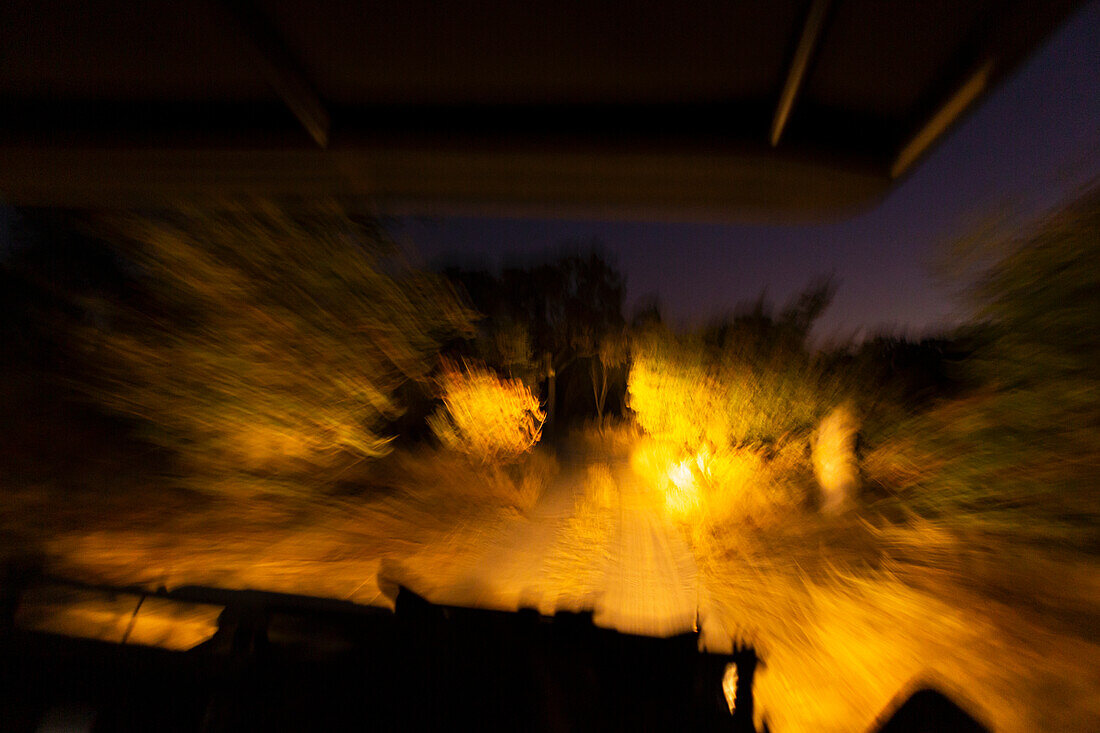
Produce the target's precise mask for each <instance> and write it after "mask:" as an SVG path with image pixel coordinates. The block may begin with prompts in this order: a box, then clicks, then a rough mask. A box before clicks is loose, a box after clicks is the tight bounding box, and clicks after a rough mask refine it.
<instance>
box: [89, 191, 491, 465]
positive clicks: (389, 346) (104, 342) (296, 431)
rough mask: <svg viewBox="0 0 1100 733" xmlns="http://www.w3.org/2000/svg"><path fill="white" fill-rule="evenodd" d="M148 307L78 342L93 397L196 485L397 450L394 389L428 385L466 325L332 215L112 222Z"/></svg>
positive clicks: (365, 224) (378, 241)
mask: <svg viewBox="0 0 1100 733" xmlns="http://www.w3.org/2000/svg"><path fill="white" fill-rule="evenodd" d="M98 227H99V231H100V232H102V233H103V234H104V236H105V237H106V238H107V239H108V241H110V242H112V243H116V244H117V246H118V249H119V251H120V252H121V253H122V254H123V255H124V256H125V257H126V258H127V259H128V261H129V262H131V263H132V267H133V268H134V275H135V283H136V285H137V286H138V287H140V288H141V290H142V293H143V297H142V298H141V299H140V300H130V301H119V300H115V299H111V300H108V301H105V302H103V303H100V304H99V306H100V307H101V308H102V311H103V312H104V313H105V314H106V321H105V322H104V323H103V324H100V325H97V326H93V327H89V328H86V329H83V331H82V333H83V343H84V345H85V347H86V357H87V358H88V359H89V360H90V361H92V362H93V363H95V364H98V365H100V366H101V367H102V372H101V374H102V378H101V379H98V380H96V381H95V382H92V383H89V384H87V385H85V386H86V388H87V390H88V392H89V394H90V395H91V396H92V397H93V398H95V399H96V400H98V401H99V402H101V403H102V404H104V405H106V406H107V407H108V408H109V409H111V410H114V411H117V412H120V413H124V414H129V415H133V416H136V417H138V418H140V419H142V420H143V421H145V424H146V425H147V426H148V427H149V430H150V433H151V434H152V435H153V436H154V437H155V439H156V440H157V441H158V442H160V443H162V444H164V445H166V446H168V447H170V448H172V449H173V450H174V451H176V453H177V454H178V455H179V456H180V457H181V458H182V459H184V461H185V463H186V465H187V466H188V468H189V469H190V470H191V471H194V472H200V473H202V472H205V473H211V474H214V475H222V476H224V475H227V474H231V473H235V472H236V471H237V470H238V469H243V470H244V471H246V472H248V471H252V472H262V473H264V474H278V473H281V472H288V471H291V472H293V471H298V472H303V471H304V472H307V473H312V474H313V475H316V471H317V470H318V469H321V468H324V467H326V466H328V465H331V464H332V463H333V462H334V461H335V460H337V459H339V458H340V457H341V456H354V457H359V458H362V457H374V456H379V455H382V454H384V453H385V452H386V451H387V450H388V447H387V445H388V438H387V436H386V435H384V434H383V432H382V430H383V429H384V426H385V423H386V421H387V420H389V419H392V418H393V417H395V416H397V415H398V414H399V413H400V412H401V409H402V407H401V405H400V404H399V403H398V402H397V400H396V399H395V392H396V390H397V389H398V388H399V387H400V386H401V385H402V384H403V383H404V382H406V381H407V380H420V379H424V378H426V377H427V375H428V373H429V371H430V370H431V369H432V368H433V365H434V364H435V355H436V353H437V349H438V345H439V343H440V342H441V340H442V339H445V338H447V337H448V336H450V335H451V334H454V333H455V332H463V331H468V330H469V328H470V315H471V314H470V313H469V312H468V311H467V310H465V309H464V308H462V307H461V306H460V305H459V303H458V301H457V299H456V297H455V295H454V293H453V292H452V291H451V290H450V289H449V287H448V286H447V284H446V282H445V281H443V280H442V279H440V278H438V277H434V276H429V275H425V274H422V273H418V272H415V271H412V270H410V269H409V268H407V267H406V266H405V265H404V264H403V263H402V262H401V261H400V260H399V259H398V257H397V256H396V249H395V248H394V247H392V246H391V245H390V244H389V242H388V241H387V240H385V238H384V237H383V235H382V233H381V231H380V230H379V229H378V228H377V227H376V226H375V225H374V223H373V222H371V221H369V220H361V219H354V218H352V217H349V216H347V215H346V214H345V213H344V212H343V211H342V210H341V209H340V208H339V207H338V206H336V205H335V204H332V205H325V206H320V205H319V206H316V207H314V208H311V209H309V210H308V211H294V212H291V211H290V210H288V209H286V208H282V207H279V206H276V205H274V204H270V203H256V204H254V205H249V206H234V205H227V206H224V207H222V208H218V209H203V210H199V209H186V210H179V211H173V212H159V213H150V214H140V215H139V214H125V215H117V216H114V215H112V216H105V217H102V218H101V219H100V220H99V222H98Z"/></svg>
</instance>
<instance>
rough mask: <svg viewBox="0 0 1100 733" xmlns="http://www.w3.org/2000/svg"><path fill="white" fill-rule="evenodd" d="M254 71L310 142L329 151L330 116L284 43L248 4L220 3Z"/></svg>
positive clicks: (230, 0)
mask: <svg viewBox="0 0 1100 733" xmlns="http://www.w3.org/2000/svg"><path fill="white" fill-rule="evenodd" d="M217 4H218V5H219V6H220V7H221V8H222V9H223V11H224V13H225V14H226V15H228V16H229V17H230V19H231V21H232V23H233V25H234V26H235V27H236V30H237V31H238V32H239V35H240V36H241V37H242V41H243V42H244V44H245V45H246V47H247V48H248V50H249V51H250V52H251V55H252V57H253V61H254V62H255V64H256V66H257V68H258V69H259V70H260V72H261V73H262V74H263V75H264V77H265V78H266V80H267V82H268V84H270V85H271V87H272V89H274V90H275V92H276V93H277V94H278V95H279V97H280V98H281V99H282V100H283V103H284V104H286V106H287V108H289V109H290V111H291V112H292V113H293V114H294V116H295V117H297V118H298V121H299V122H301V123H302V127H304V128H305V130H306V132H307V133H309V136H310V137H311V138H313V141H314V142H316V143H317V145H319V146H320V147H322V148H325V147H328V135H329V113H328V110H327V109H326V107H325V104H324V102H322V101H321V97H320V95H318V94H317V91H316V90H315V89H314V88H313V85H312V84H310V82H309V79H308V77H307V76H306V74H305V73H304V72H303V71H302V69H301V68H300V66H299V65H298V63H297V61H296V60H295V59H294V57H293V55H292V54H291V53H290V50H289V49H287V47H286V44H285V43H284V42H283V39H282V38H281V37H280V36H279V34H278V32H277V31H276V30H275V28H274V27H273V26H272V25H271V23H270V22H269V21H268V20H267V19H266V18H265V17H264V16H263V14H262V13H261V12H260V11H259V10H258V9H257V8H256V7H255V6H253V5H252V3H251V2H250V1H249V0H219V1H218V3H217Z"/></svg>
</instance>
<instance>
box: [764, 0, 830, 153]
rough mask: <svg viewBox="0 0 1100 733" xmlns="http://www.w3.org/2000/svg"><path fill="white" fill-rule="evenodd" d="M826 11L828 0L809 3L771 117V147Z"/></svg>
mask: <svg viewBox="0 0 1100 733" xmlns="http://www.w3.org/2000/svg"><path fill="white" fill-rule="evenodd" d="M828 11H829V0H813V2H812V3H811V4H810V10H809V12H808V13H807V14H806V22H805V23H804V24H803V25H802V36H801V37H800V38H799V39H798V47H797V48H796V49H795V52H794V58H792V59H791V67H790V69H788V70H787V81H786V83H784V84H783V93H782V94H780V95H779V105H778V106H777V107H776V108H775V117H774V118H773V119H772V130H771V143H772V147H775V146H776V145H778V144H779V138H780V137H781V136H782V135H783V128H784V127H786V126H787V118H788V117H790V114H791V109H792V108H793V107H794V100H795V97H796V96H798V91H799V89H801V88H802V82H803V80H804V79H805V78H806V70H807V69H808V68H809V66H810V58H811V57H812V56H813V53H814V49H816V48H817V41H818V38H820V37H821V29H822V28H823V27H824V26H825V15H826V13H828Z"/></svg>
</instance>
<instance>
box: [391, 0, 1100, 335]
mask: <svg viewBox="0 0 1100 733" xmlns="http://www.w3.org/2000/svg"><path fill="white" fill-rule="evenodd" d="M1097 175H1100V1H1097V0H1093V2H1091V3H1089V4H1088V5H1087V6H1086V7H1085V8H1083V9H1082V11H1081V12H1079V13H1078V14H1077V15H1076V16H1074V17H1073V18H1071V19H1070V21H1069V22H1068V23H1067V24H1066V25H1065V26H1063V27H1062V28H1061V29H1060V30H1059V31H1058V32H1057V33H1056V34H1055V35H1054V36H1052V37H1051V38H1050V39H1049V40H1048V42H1047V44H1046V45H1045V46H1044V47H1042V48H1040V49H1039V50H1038V51H1037V52H1036V54H1035V55H1034V56H1032V57H1031V59H1029V60H1028V61H1027V62H1026V63H1025V64H1024V65H1023V66H1022V67H1021V68H1020V69H1018V70H1017V72H1016V73H1015V74H1014V75H1013V76H1012V77H1009V78H1008V79H1007V80H1006V81H1005V82H1004V83H1003V84H1002V85H1001V86H1000V87H999V88H997V89H996V90H995V91H994V92H993V93H992V94H991V95H989V96H988V97H986V98H985V99H984V100H983V101H982V102H981V104H980V106H979V107H978V109H977V110H975V111H974V113H973V114H971V115H970V116H969V117H967V118H966V119H965V120H964V121H963V122H962V123H960V124H959V125H958V126H956V127H955V128H954V129H953V130H952V131H951V133H950V134H949V135H948V137H947V138H946V139H945V140H944V141H943V142H942V143H941V144H940V145H939V146H938V147H936V148H935V149H934V151H933V152H932V153H931V154H930V155H929V156H928V157H926V158H925V159H924V160H923V162H922V163H921V164H920V165H919V166H918V168H917V169H916V170H915V172H914V173H913V174H911V175H910V176H909V177H908V178H906V179H905V180H904V181H903V182H902V183H901V184H900V185H899V186H898V187H897V188H895V189H894V190H893V191H892V192H891V194H890V195H889V196H888V197H887V198H886V199H885V200H884V201H883V202H882V203H880V204H878V205H877V206H875V207H874V208H873V209H871V210H869V211H866V212H864V213H862V214H859V215H857V216H855V217H853V218H851V219H847V220H844V221H841V222H835V223H828V224H817V225H802V226H768V225H752V226H746V225H739V226H733V225H725V224H722V225H718V224H684V223H646V222H598V221H564V220H534V219H489V218H469V217H455V218H442V219H439V218H437V219H430V220H429V219H407V220H402V221H400V222H399V223H397V224H395V226H394V229H393V234H394V235H395V236H396V237H397V238H398V240H399V241H401V242H403V243H410V242H411V243H412V245H413V246H414V247H415V248H416V250H418V251H419V253H420V255H421V256H422V257H423V258H424V259H425V260H426V261H427V262H429V263H439V262H441V261H447V260H449V259H451V257H452V256H453V253H454V252H464V253H465V254H466V256H467V257H471V258H474V259H476V260H478V261H480V262H481V263H483V264H488V265H489V266H494V265H496V264H499V262H501V261H502V259H503V260H505V261H507V259H508V258H509V257H512V256H514V255H515V254H516V253H517V252H518V253H521V254H523V255H528V256H537V255H538V254H539V253H543V252H546V251H549V250H554V249H556V248H557V247H558V246H559V245H560V244H561V243H563V242H567V241H570V240H581V241H585V240H589V239H592V238H596V239H599V240H600V241H601V242H602V243H603V245H604V250H605V252H607V253H608V254H609V255H610V256H611V258H612V259H613V260H617V264H618V267H619V269H620V270H621V271H622V272H623V273H624V275H625V276H626V283H627V303H628V307H629V306H631V305H632V304H633V303H635V302H636V301H637V300H638V299H639V298H642V297H645V296H647V295H650V294H654V293H655V294H657V295H658V297H659V298H660V301H661V303H662V304H663V306H664V310H665V313H666V314H667V316H668V317H669V319H670V320H672V321H673V322H676V323H681V324H685V323H694V322H698V321H699V320H701V319H703V318H706V317H707V316H709V315H713V314H716V313H719V312H722V311H725V310H729V309H730V308H732V307H734V306H736V305H737V304H738V303H740V302H743V301H746V300H752V299H755V297H756V296H757V295H759V294H760V292H761V291H762V290H763V289H765V288H766V289H767V294H768V297H769V298H770V299H771V300H773V301H776V302H779V303H782V302H784V301H785V300H787V298H789V297H790V296H791V295H793V294H795V293H796V292H798V291H799V290H800V289H801V288H802V287H803V286H804V285H805V284H806V283H807V282H809V281H810V280H812V279H813V278H815V277H816V276H820V275H823V274H829V273H833V274H835V276H836V277H837V279H838V281H839V283H840V289H839V292H838V293H837V297H836V299H835V300H834V302H833V305H832V307H831V308H830V310H829V311H828V312H827V313H826V315H825V316H823V317H822V320H821V322H820V323H819V326H818V331H817V334H818V336H820V337H847V336H852V335H856V336H859V335H864V334H868V333H875V332H881V331H893V332H905V333H908V334H911V335H916V334H919V333H922V332H926V331H929V330H935V329H936V327H937V325H938V324H942V323H945V322H948V321H949V320H950V319H951V317H952V315H953V314H955V313H958V303H957V298H954V297H953V296H952V290H951V288H950V287H948V286H947V285H945V284H944V283H943V282H941V281H940V279H939V278H938V277H936V276H935V275H934V274H933V271H932V270H933V268H932V264H933V263H934V262H935V261H936V260H937V257H938V255H937V253H938V252H940V251H941V249H942V246H943V244H944V243H945V242H947V241H949V240H950V239H951V238H952V237H953V236H954V235H956V234H958V233H960V232H963V231H964V230H966V229H967V228H968V227H969V226H970V223H971V222H974V221H976V220H977V219H978V218H980V217H985V216H988V215H989V214H990V213H991V212H994V211H1001V210H1010V211H1012V212H1013V213H1014V214H1015V215H1017V216H1024V217H1026V216H1031V217H1034V216H1035V215H1036V214H1037V213H1038V212H1041V211H1043V210H1045V209H1048V208H1050V207H1051V206H1054V205H1056V204H1057V203H1059V202H1060V201H1062V200H1064V199H1065V198H1067V196H1068V195H1069V194H1070V193H1071V192H1072V191H1073V190H1074V189H1076V188H1079V187H1080V186H1081V185H1082V184H1083V183H1084V182H1085V181H1088V180H1090V179H1093V178H1095V177H1096V176H1097Z"/></svg>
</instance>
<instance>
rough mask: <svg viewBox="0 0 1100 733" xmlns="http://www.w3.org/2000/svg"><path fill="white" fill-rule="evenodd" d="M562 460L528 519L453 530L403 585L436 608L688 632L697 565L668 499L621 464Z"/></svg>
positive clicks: (416, 560)
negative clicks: (527, 612)
mask: <svg viewBox="0 0 1100 733" xmlns="http://www.w3.org/2000/svg"><path fill="white" fill-rule="evenodd" d="M559 458H560V459H561V460H562V463H563V469H562V471H561V473H560V474H559V476H558V477H557V479H556V480H555V481H554V482H553V483H552V484H551V485H550V486H549V488H548V489H547V490H546V491H545V492H544V493H543V496H542V497H541V498H540V500H539V502H538V503H537V504H536V506H535V507H534V508H533V510H532V511H530V512H529V513H528V514H527V516H516V517H512V518H509V519H506V520H505V521H503V522H502V523H501V524H500V525H499V526H494V527H488V528H481V527H466V528H464V529H463V530H461V531H459V532H456V533H455V534H454V535H453V537H452V542H451V543H449V545H448V546H447V547H446V548H445V549H444V550H442V553H443V554H445V555H446V557H445V558H444V557H441V550H440V548H439V547H432V548H427V549H426V550H425V552H424V553H421V554H420V555H418V556H413V557H410V558H409V559H408V560H407V561H406V563H405V569H406V570H407V572H408V575H407V578H405V579H402V580H404V581H405V582H408V583H409V584H410V585H412V586H413V587H414V589H416V590H418V591H420V592H423V593H424V594H425V595H426V596H427V597H428V598H429V599H430V600H432V601H434V602H437V603H444V604H453V605H462V606H476V607H485V608H496V609H501V610H517V609H519V608H537V609H539V611H540V612H542V613H544V614H552V613H553V612H555V611H557V610H567V611H582V610H583V611H592V612H593V614H594V617H593V620H594V622H595V623H596V624H597V625H598V626H601V627H605V628H615V629H618V630H620V631H624V632H629V633H634V634H646V635H654V636H668V635H671V634H675V633H680V632H684V631H691V630H692V629H693V628H694V626H695V621H696V606H697V602H698V590H697V573H696V568H695V561H694V558H693V557H692V554H691V551H690V549H689V548H688V546H687V543H686V542H685V541H684V538H683V537H682V536H681V533H680V530H679V529H678V528H677V527H676V526H675V525H674V524H673V523H672V522H671V521H670V520H669V519H668V518H667V516H666V514H665V513H664V511H663V507H662V504H661V501H663V499H662V498H661V497H659V496H657V494H656V492H655V491H654V490H653V489H649V488H647V487H646V486H645V485H644V484H643V482H642V481H641V480H640V479H639V477H638V476H637V475H636V474H635V473H634V472H633V471H632V470H631V468H630V466H629V464H628V462H627V461H625V460H621V461H615V462H607V461H606V460H604V461H593V460H589V459H586V458H584V457H583V456H580V455H568V454H566V455H564V456H560V457H559ZM448 566H449V567H448ZM418 586H419V587H418Z"/></svg>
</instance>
